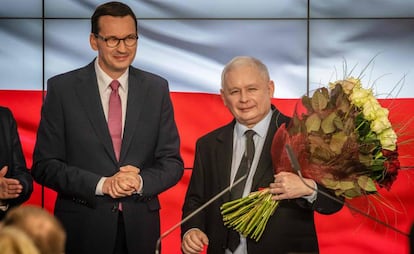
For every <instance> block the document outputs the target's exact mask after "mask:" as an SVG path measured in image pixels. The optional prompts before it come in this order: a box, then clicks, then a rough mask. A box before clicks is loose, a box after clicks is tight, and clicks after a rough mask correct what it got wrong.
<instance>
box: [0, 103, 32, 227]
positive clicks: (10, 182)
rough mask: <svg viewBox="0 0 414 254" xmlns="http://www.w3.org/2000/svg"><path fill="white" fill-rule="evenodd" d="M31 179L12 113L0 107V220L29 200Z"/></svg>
mask: <svg viewBox="0 0 414 254" xmlns="http://www.w3.org/2000/svg"><path fill="white" fill-rule="evenodd" d="M32 191H33V179H32V176H31V175H30V172H29V170H28V169H27V166H26V160H25V158H24V155H23V151H22V145H21V143H20V138H19V134H18V132H17V123H16V120H15V119H14V117H13V114H12V112H11V111H10V110H9V109H8V108H5V107H0V220H1V219H3V217H4V216H5V215H6V212H7V211H8V210H9V209H10V208H12V207H14V206H17V205H20V204H22V203H23V202H25V201H26V200H28V199H29V198H30V195H31V194H32Z"/></svg>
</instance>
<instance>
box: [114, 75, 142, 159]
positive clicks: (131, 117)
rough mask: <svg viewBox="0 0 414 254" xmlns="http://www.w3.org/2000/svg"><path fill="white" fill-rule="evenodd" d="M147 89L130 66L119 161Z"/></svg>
mask: <svg viewBox="0 0 414 254" xmlns="http://www.w3.org/2000/svg"><path fill="white" fill-rule="evenodd" d="M147 90H148V85H147V84H146V83H145V82H144V81H143V80H142V77H140V76H139V75H138V72H137V71H136V70H135V69H133V68H132V67H130V71H129V79H128V102H127V108H126V116H125V127H124V135H123V138H122V146H121V155H120V160H121V161H122V159H123V157H124V156H125V151H127V150H128V147H129V146H130V145H131V142H132V138H133V136H134V133H135V129H136V128H137V124H138V120H139V118H140V115H141V112H142V109H143V108H144V105H145V100H146V97H147V96H146V94H147Z"/></svg>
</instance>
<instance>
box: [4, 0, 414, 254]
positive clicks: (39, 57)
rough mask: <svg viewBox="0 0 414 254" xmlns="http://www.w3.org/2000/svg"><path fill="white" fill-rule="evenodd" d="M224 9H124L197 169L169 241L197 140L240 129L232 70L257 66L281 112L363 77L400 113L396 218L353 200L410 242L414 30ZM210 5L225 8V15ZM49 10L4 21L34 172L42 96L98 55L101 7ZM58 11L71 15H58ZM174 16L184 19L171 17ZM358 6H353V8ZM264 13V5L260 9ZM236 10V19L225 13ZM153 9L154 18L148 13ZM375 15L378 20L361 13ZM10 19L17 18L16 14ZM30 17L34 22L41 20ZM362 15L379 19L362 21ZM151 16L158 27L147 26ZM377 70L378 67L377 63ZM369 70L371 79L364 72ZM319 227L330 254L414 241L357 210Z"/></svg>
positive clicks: (173, 244)
mask: <svg viewBox="0 0 414 254" xmlns="http://www.w3.org/2000/svg"><path fill="white" fill-rule="evenodd" d="M39 2H40V1H39ZM92 2H94V1H92ZM95 2H96V4H97V3H98V2H99V1H95ZM207 2H208V3H207ZM219 2H220V1H206V3H197V4H193V5H187V3H186V6H183V5H182V3H181V2H180V1H177V2H174V1H171V3H168V4H167V3H166V4H165V5H159V6H158V5H157V6H156V4H153V5H151V4H149V3H137V1H126V3H128V4H130V5H131V6H132V7H133V8H134V9H135V10H136V12H137V13H138V16H139V17H143V19H140V21H139V32H140V39H139V45H138V53H137V57H136V60H135V62H134V65H135V66H137V67H140V68H142V69H145V70H148V71H151V72H154V73H157V74H160V75H161V76H163V77H165V78H167V80H169V82H170V88H171V97H172V100H173V104H174V110H175V118H176V121H177V125H178V129H179V133H180V136H181V152H182V156H183V158H184V162H185V167H186V168H187V170H185V174H184V176H183V178H182V179H181V181H180V182H179V183H178V184H177V185H176V186H174V187H173V188H171V189H170V190H168V191H166V192H164V193H162V194H161V195H160V198H161V203H162V209H161V222H162V223H161V227H162V228H161V232H165V231H166V230H168V229H169V228H170V227H172V226H174V225H175V224H176V223H178V222H179V221H180V218H181V207H182V203H183V199H184V195H185V191H186V188H187V184H188V181H189V179H190V176H191V168H192V165H193V158H194V146H195V141H196V140H197V138H198V137H200V136H201V135H203V134H205V133H207V132H208V131H211V130H213V129H215V128H217V127H219V126H221V125H223V124H226V123H228V122H229V121H230V120H231V119H232V118H231V115H230V114H229V112H228V111H227V109H226V108H225V107H224V106H223V103H222V101H221V98H220V96H219V94H218V93H219V89H220V74H221V70H222V68H223V66H224V64H225V63H226V62H228V61H229V60H230V59H231V58H233V57H234V56H237V55H251V56H255V57H257V58H259V59H261V60H263V62H264V63H265V64H267V66H268V67H269V71H270V75H271V78H272V79H274V81H275V83H276V91H275V98H274V100H273V103H274V105H275V106H276V107H278V108H279V109H280V110H281V111H282V112H284V113H285V114H288V115H291V114H292V113H293V109H294V106H295V103H296V101H297V100H298V98H300V97H301V96H302V95H303V94H305V93H306V92H307V91H311V90H313V89H315V88H317V87H320V86H323V85H327V83H328V82H329V81H334V80H337V79H341V78H342V77H343V76H344V73H347V74H349V73H352V74H353V75H354V76H359V75H360V74H361V73H362V76H363V83H364V85H365V86H369V87H372V88H373V89H374V92H375V94H377V95H378V96H379V97H380V98H381V103H382V104H383V105H384V106H387V107H388V108H389V109H390V118H391V121H392V123H393V124H394V125H395V126H396V127H397V128H398V129H401V130H402V131H401V132H400V133H399V134H400V138H399V142H400V150H399V152H400V159H401V164H402V166H403V169H402V170H401V171H400V173H399V176H398V178H397V180H396V182H395V183H394V185H393V186H392V188H391V190H390V191H386V190H380V194H381V196H382V197H383V198H384V199H385V200H386V202H387V204H388V205H389V207H387V206H382V205H379V203H378V202H377V201H375V199H370V200H371V204H372V206H369V207H370V208H371V209H370V210H367V209H365V208H367V206H366V205H364V204H365V203H366V202H365V201H366V200H364V199H358V200H354V201H353V202H354V203H353V204H355V205H357V206H358V207H361V208H363V209H364V211H366V212H368V213H369V214H370V215H371V216H374V217H375V218H378V219H379V220H382V221H384V222H386V223H388V224H389V225H391V226H393V227H395V228H397V229H399V230H401V231H403V232H407V233H408V231H409V229H410V227H411V225H412V223H413V221H414V201H413V199H412V198H411V193H412V191H411V190H412V189H413V187H414V186H413V185H414V184H413V181H412V179H413V177H414V170H413V169H412V167H413V166H414V158H413V152H414V150H413V149H412V144H411V142H412V141H411V140H412V139H413V138H414V133H413V130H414V124H413V122H412V121H413V120H412V119H413V114H412V109H413V108H414V88H413V86H412V84H413V83H414V77H413V76H414V75H413V73H412V72H413V66H414V60H413V59H414V50H413V49H414V48H413V47H414V46H412V41H414V19H413V18H402V19H388V17H390V16H389V15H390V14H389V13H387V15H388V16H387V17H385V18H378V17H383V16H384V15H385V13H383V12H381V11H382V10H384V9H385V10H387V11H390V10H391V8H381V9H376V8H373V6H372V5H369V8H368V6H366V7H367V8H365V9H364V8H362V7H361V8H357V9H346V8H345V9H344V6H340V5H339V4H336V5H334V4H333V5H329V4H328V5H326V4H325V5H323V4H322V3H319V2H318V1H315V3H314V4H313V6H312V7H313V8H314V9H313V12H312V14H313V15H315V17H318V18H320V19H316V20H310V22H309V24H310V26H309V27H308V26H307V24H308V23H307V20H306V19H303V18H304V17H305V18H306V13H307V12H306V5H303V4H299V5H297V6H296V5H295V4H293V3H291V2H290V1H288V0H286V1H265V0H258V1H257V2H260V4H257V2H256V1H255V5H249V4H246V6H243V5H240V7H241V10H242V11H240V12H231V10H233V8H230V7H229V6H228V5H226V4H225V3H219ZM275 2H277V3H275ZM303 2H305V1H303ZM395 2H396V1H392V7H395V6H398V4H396V3H395ZM397 2H398V1H397ZM212 3H214V4H218V5H221V4H224V5H225V6H221V7H223V8H215V7H214V6H213V5H214V4H212ZM49 4H50V6H49V7H48V5H47V4H46V5H45V6H46V7H47V8H46V9H47V11H48V12H46V17H45V18H42V16H41V15H40V17H39V18H38V19H13V18H10V17H13V15H12V14H10V12H7V13H6V12H3V11H2V10H6V9H7V8H6V9H3V8H2V10H0V38H2V42H3V43H4V44H3V43H2V45H7V48H6V47H4V46H3V47H1V49H0V59H1V60H0V74H1V75H0V77H1V78H0V105H2V106H7V107H9V108H10V109H11V110H12V111H13V114H14V116H15V118H16V119H17V122H18V127H19V134H20V138H21V141H22V144H23V149H24V153H25V157H26V160H27V163H28V165H29V167H30V166H31V164H32V152H33V147H34V143H35V135H36V130H37V126H38V122H39V119H40V108H41V104H42V96H43V94H44V93H46V92H47V91H44V86H43V84H44V81H45V80H46V79H47V78H49V77H51V76H53V75H55V74H58V73H61V72H65V71H68V70H71V69H74V68H77V67H80V66H83V65H85V64H87V63H88V62H90V61H91V60H92V59H93V57H95V55H96V53H95V52H93V51H92V50H91V49H90V48H89V45H88V36H89V29H90V28H89V16H90V15H91V13H92V11H93V7H91V6H84V5H82V3H81V2H80V1H61V0H59V1H58V0H56V1H53V4H56V5H53V4H52V3H49ZM57 4H58V5H62V6H65V8H57ZM296 4H297V3H296ZM355 4H356V5H360V6H361V5H362V6H364V5H365V4H366V3H364V2H363V1H355ZM389 4H390V3H388V1H386V0H383V5H381V4H378V6H384V5H385V6H389ZM399 4H400V5H401V7H400V8H397V9H398V11H395V12H394V13H398V14H396V16H398V15H403V17H410V15H411V17H413V16H414V13H411V14H410V13H406V12H407V11H408V12H409V10H414V8H411V7H414V6H411V5H410V4H407V3H405V2H404V1H400V2H399ZM404 4H405V5H404ZM169 5H171V6H174V7H177V8H176V9H174V8H168V7H171V6H169ZM199 5H202V6H199ZM356 5H352V4H349V3H348V4H347V6H348V7H349V6H356ZM238 6H239V4H238ZM257 6H261V7H260V9H257V8H258V7H257ZM138 7H139V8H138ZM156 7H157V8H158V9H157V8H156ZM178 7H179V8H178ZM201 7H202V8H201ZM216 7H217V6H216ZM243 7H244V11H243ZM281 7H284V8H281ZM289 7H290V8H289ZM16 8H17V7H16ZM54 8H55V13H53V15H52V10H54ZM151 8H152V9H151ZM180 8H187V12H180V11H179V10H180ZM213 8H214V9H213ZM226 8H227V10H229V11H227V12H225V11H223V10H225V9H226ZM29 9H30V11H32V12H34V10H36V8H29ZM29 9H28V10H29ZM143 9H144V10H146V11H147V12H142V10H143ZM368 9H369V10H370V12H369V13H365V12H364V11H363V10H368ZM8 10H11V12H13V8H11V9H8ZM61 10H64V11H61ZM149 10H152V12H151V11H149ZM166 10H168V11H170V12H171V13H168V12H167V11H166ZM200 10H202V11H200ZM269 10H275V11H274V12H272V11H269ZM335 10H341V12H340V13H341V14H342V15H345V18H347V19H342V20H341V19H340V20H338V19H332V20H331V19H329V18H326V17H332V13H337V12H336V11H335ZM164 11H165V12H164ZM354 11H357V13H356V14H355V12H354ZM68 13H72V14H70V15H69V14H68ZM147 13H149V14H147ZM344 13H345V14H344ZM354 14H355V16H352V15H354ZM10 15H11V16H10ZM30 15H31V16H36V13H34V14H33V13H32V14H30ZM37 15H38V14H37ZM47 15H50V17H51V19H48V16H47ZM151 15H152V16H151ZM226 15H227V16H226ZM347 15H348V16H347ZM364 15H368V16H369V17H372V18H373V19H364V20H360V19H352V17H361V16H363V17H365V16H364ZM381 15H383V16H381ZM16 16H18V15H17V14H16ZM333 16H334V17H336V16H335V15H333ZM54 17H58V18H54ZM73 17H75V18H73ZM148 17H150V19H146V18H148ZM151 17H155V19H151ZM203 17H211V18H213V19H203ZM263 17H268V18H265V19H263ZM289 17H293V18H290V19H289ZM349 17H351V19H349ZM393 17H394V16H393ZM180 18H185V19H180ZM246 18H249V19H246ZM273 18H279V19H273ZM43 22H44V23H43ZM43 25H44V26H43ZM308 31H309V38H308V37H307V33H308ZM62 33H63V34H62ZM308 52H309V54H308ZM308 59H309V61H308ZM372 59H374V60H373V62H371V63H370V64H368V63H369V62H370V60H372ZM6 60H7V61H6ZM307 65H309V82H308V79H307V68H306V66H307ZM366 65H368V68H364V67H365V66H366ZM354 67H355V69H353V68H354ZM42 195H43V194H42V188H41V186H39V185H37V184H36V186H35V191H34V193H33V195H32V197H31V199H30V200H29V201H28V202H27V203H30V204H37V205H41V204H42V199H43V200H44V205H45V207H46V208H47V209H48V210H50V211H53V206H54V200H55V196H56V195H55V193H54V192H53V191H51V190H49V189H45V192H44V195H43V196H42ZM315 218H316V227H317V231H318V237H319V245H320V252H321V253H322V254H323V253H328V254H330V253H339V254H341V253H354V254H363V253H384V254H385V253H387V254H390V253H391V254H392V253H395V254H401V253H402V254H404V253H409V243H408V238H407V237H406V236H403V235H401V234H399V233H397V232H395V231H393V230H391V229H389V228H387V227H384V226H383V225H381V224H379V223H376V222H374V221H371V220H369V219H367V218H366V217H364V216H362V215H360V214H357V213H355V212H352V211H350V210H349V209H348V208H343V209H342V210H341V211H340V212H338V213H336V214H334V215H329V216H324V215H320V214H316V213H315ZM179 235H180V230H179V229H177V230H175V231H174V232H172V233H171V235H169V236H167V237H166V238H165V239H164V240H163V241H162V244H163V250H162V253H163V254H176V253H180V238H179Z"/></svg>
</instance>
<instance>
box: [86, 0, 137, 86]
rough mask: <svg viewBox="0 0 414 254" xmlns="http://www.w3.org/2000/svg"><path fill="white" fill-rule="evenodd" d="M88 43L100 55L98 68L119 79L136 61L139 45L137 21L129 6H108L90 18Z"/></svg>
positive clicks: (110, 3)
mask: <svg viewBox="0 0 414 254" xmlns="http://www.w3.org/2000/svg"><path fill="white" fill-rule="evenodd" d="M89 42H90V44H91V47H92V49H93V50H96V51H98V62H99V66H100V67H101V68H102V69H103V70H104V71H105V73H107V74H108V75H109V76H110V77H111V78H113V79H116V78H118V77H119V76H120V75H121V74H122V73H124V72H125V71H126V70H127V69H128V68H129V66H130V65H131V63H132V62H133V61H134V58H135V54H136V51H137V43H138V26H137V18H136V16H135V14H134V12H133V11H132V10H131V8H129V6H128V5H126V4H123V3H120V2H108V3H105V4H102V5H99V6H98V7H97V8H96V10H95V12H94V13H93V15H92V17H91V34H90V36H89Z"/></svg>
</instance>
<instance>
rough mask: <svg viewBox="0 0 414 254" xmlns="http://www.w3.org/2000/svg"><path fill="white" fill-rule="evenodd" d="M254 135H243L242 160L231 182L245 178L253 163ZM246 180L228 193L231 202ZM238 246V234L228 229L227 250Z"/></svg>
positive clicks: (252, 133) (250, 133) (239, 195)
mask: <svg viewBox="0 0 414 254" xmlns="http://www.w3.org/2000/svg"><path fill="white" fill-rule="evenodd" d="M254 134H256V132H255V131H253V130H247V131H246V132H245V133H244V135H245V136H246V150H245V152H244V154H243V157H242V160H241V162H240V165H239V168H238V170H237V173H236V177H235V178H234V181H233V182H235V181H237V180H238V179H239V178H240V177H243V176H246V178H247V176H248V175H249V171H250V167H251V165H252V162H253V157H254V150H255V148H254V141H253V136H254ZM246 178H245V179H244V180H243V181H241V182H240V183H238V184H237V185H236V186H234V187H233V188H232V189H231V192H230V199H231V200H234V199H238V198H241V197H242V195H243V190H244V187H245V185H246ZM239 244H240V235H239V233H238V232H236V231H235V230H233V229H230V230H229V235H228V241H227V247H228V248H229V250H231V251H232V252H234V251H235V250H236V248H237V246H239Z"/></svg>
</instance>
